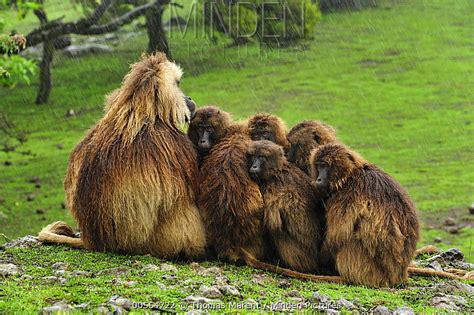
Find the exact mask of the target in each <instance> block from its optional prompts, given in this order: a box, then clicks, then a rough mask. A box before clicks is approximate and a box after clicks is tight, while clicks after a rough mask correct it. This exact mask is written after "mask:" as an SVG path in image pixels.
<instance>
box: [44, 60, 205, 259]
mask: <svg viewBox="0 0 474 315" xmlns="http://www.w3.org/2000/svg"><path fill="white" fill-rule="evenodd" d="M181 75H182V72H181V69H180V68H179V66H177V65H176V64H174V63H172V62H170V61H168V60H167V58H166V56H165V55H164V54H162V53H156V54H152V55H148V56H143V57H142V59H141V60H140V61H139V62H137V63H135V64H133V65H132V66H131V70H130V72H129V73H128V74H127V75H126V76H125V78H124V80H123V83H122V86H121V87H120V88H119V89H118V90H117V91H116V92H114V93H112V94H111V95H110V96H109V97H108V99H107V103H108V104H107V106H106V113H105V115H104V117H103V118H102V119H100V120H99V122H98V123H97V124H96V125H95V126H94V127H93V128H92V129H91V130H90V131H89V133H88V134H87V135H86V136H85V138H84V139H83V140H82V141H81V142H80V143H79V144H78V145H77V146H76V148H75V149H74V150H73V152H72V154H71V157H70V161H69V167H68V170H67V175H66V179H65V182H64V187H65V190H66V199H67V205H68V207H69V209H70V210H71V212H72V214H73V216H74V218H75V220H76V222H77V223H78V225H79V227H80V229H81V232H82V234H81V238H80V240H79V241H78V240H77V239H72V238H69V237H68V236H71V235H70V233H68V232H69V231H68V229H67V226H65V224H64V223H61V222H57V223H53V224H51V225H49V226H48V227H46V228H45V229H43V231H41V232H40V234H39V238H40V240H42V241H50V242H59V243H67V244H70V245H73V246H78V247H80V246H81V245H83V247H85V248H87V249H92V250H98V251H112V252H120V253H130V254H152V255H157V256H160V257H176V256H181V255H182V256H184V257H199V256H201V255H203V254H204V249H205V243H206V240H205V230H204V224H203V221H202V218H201V216H200V214H199V212H198V209H197V207H196V205H195V198H196V197H195V192H194V191H195V189H196V188H197V176H198V168H197V157H196V154H195V150H194V148H193V145H192V143H191V142H190V141H189V139H188V138H187V137H186V135H185V134H184V133H182V132H181V131H180V126H181V125H182V124H183V123H185V122H186V121H189V120H190V118H191V115H192V112H193V111H194V109H195V105H194V103H193V102H192V101H191V99H190V98H189V97H187V96H185V95H184V94H183V92H182V91H181V90H180V88H179V82H180V80H181ZM60 234H65V235H60Z"/></svg>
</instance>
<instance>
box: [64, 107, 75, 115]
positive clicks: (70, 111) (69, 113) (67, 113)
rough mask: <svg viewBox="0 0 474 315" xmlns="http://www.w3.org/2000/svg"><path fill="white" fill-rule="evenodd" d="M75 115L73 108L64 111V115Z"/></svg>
mask: <svg viewBox="0 0 474 315" xmlns="http://www.w3.org/2000/svg"><path fill="white" fill-rule="evenodd" d="M74 116H76V112H75V111H74V109H72V108H71V109H68V110H67V112H66V117H74Z"/></svg>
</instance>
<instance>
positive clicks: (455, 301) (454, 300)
mask: <svg viewBox="0 0 474 315" xmlns="http://www.w3.org/2000/svg"><path fill="white" fill-rule="evenodd" d="M466 303H467V302H466V300H465V299H464V298H463V297H461V296H455V295H444V294H443V295H438V296H435V297H434V298H433V299H431V301H430V302H428V304H429V305H431V306H433V307H436V308H440V309H445V310H449V311H459V310H460V308H459V306H458V305H461V306H464V305H465V304H466Z"/></svg>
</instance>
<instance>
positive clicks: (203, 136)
mask: <svg viewBox="0 0 474 315" xmlns="http://www.w3.org/2000/svg"><path fill="white" fill-rule="evenodd" d="M231 123H232V121H231V118H230V115H229V114H228V113H226V112H225V111H223V110H221V109H220V108H218V107H215V106H205V107H201V108H200V109H199V110H197V111H196V113H195V114H194V117H193V119H192V120H191V123H190V124H189V128H188V136H189V138H190V139H191V142H192V143H193V144H194V146H195V147H196V148H197V151H198V154H199V159H200V162H202V160H203V159H204V158H205V157H206V156H207V154H208V153H209V150H211V148H212V146H213V145H214V144H215V143H216V140H219V139H222V138H223V137H224V133H225V132H226V131H227V130H228V127H229V126H230V125H231Z"/></svg>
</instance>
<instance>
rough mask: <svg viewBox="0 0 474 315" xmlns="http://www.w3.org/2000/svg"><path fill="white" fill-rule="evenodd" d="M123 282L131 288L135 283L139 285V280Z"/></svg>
mask: <svg viewBox="0 0 474 315" xmlns="http://www.w3.org/2000/svg"><path fill="white" fill-rule="evenodd" d="M122 284H123V285H124V286H125V287H126V288H131V287H134V286H135V285H137V282H136V281H132V280H130V281H123V282H122Z"/></svg>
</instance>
